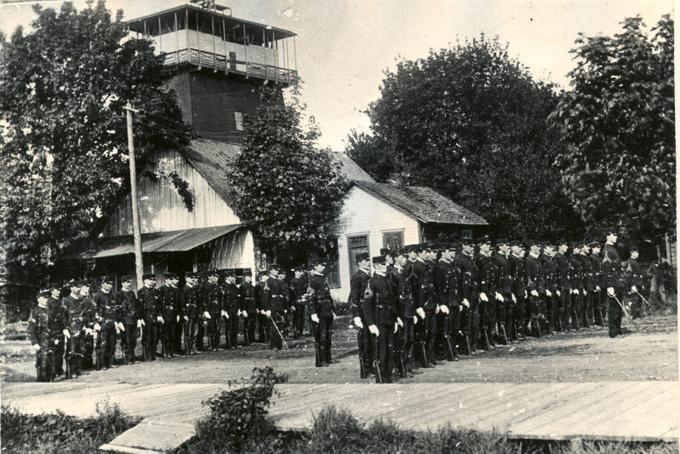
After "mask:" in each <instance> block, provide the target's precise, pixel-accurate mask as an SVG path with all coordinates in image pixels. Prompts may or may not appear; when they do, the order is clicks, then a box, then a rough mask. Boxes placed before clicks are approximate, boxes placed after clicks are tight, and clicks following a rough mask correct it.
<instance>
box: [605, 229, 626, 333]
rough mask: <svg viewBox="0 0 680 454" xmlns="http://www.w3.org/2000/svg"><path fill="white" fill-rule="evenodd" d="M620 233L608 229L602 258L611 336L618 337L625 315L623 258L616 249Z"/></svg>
mask: <svg viewBox="0 0 680 454" xmlns="http://www.w3.org/2000/svg"><path fill="white" fill-rule="evenodd" d="M617 239H618V235H617V232H616V229H614V228H610V229H608V230H607V243H606V244H605V245H604V256H603V258H602V274H603V277H604V280H605V285H606V286H607V316H608V317H609V337H616V336H619V335H621V334H622V332H621V317H622V316H623V307H622V304H623V298H622V296H623V289H624V285H623V279H622V277H623V276H622V273H621V258H620V257H619V252H618V251H617V250H616V241H617Z"/></svg>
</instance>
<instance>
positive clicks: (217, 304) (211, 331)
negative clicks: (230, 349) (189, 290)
mask: <svg viewBox="0 0 680 454" xmlns="http://www.w3.org/2000/svg"><path fill="white" fill-rule="evenodd" d="M203 301H204V304H205V305H204V312H208V314H209V315H210V319H208V329H207V331H208V343H209V347H210V349H211V350H212V351H217V349H218V348H219V346H220V317H221V316H222V314H221V312H222V307H223V301H224V293H223V292H222V289H221V288H220V286H219V285H218V284H217V283H213V282H208V283H206V284H205V288H204V299H203Z"/></svg>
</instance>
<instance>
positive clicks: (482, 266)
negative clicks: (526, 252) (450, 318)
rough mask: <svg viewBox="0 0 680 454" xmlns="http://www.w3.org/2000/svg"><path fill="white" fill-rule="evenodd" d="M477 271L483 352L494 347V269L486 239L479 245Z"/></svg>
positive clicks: (489, 243)
mask: <svg viewBox="0 0 680 454" xmlns="http://www.w3.org/2000/svg"><path fill="white" fill-rule="evenodd" d="M477 269H478V270H479V319H480V327H481V333H480V334H481V336H480V341H481V342H482V346H483V348H484V349H485V350H487V349H489V348H495V346H496V327H495V325H496V303H495V294H496V290H495V289H494V288H493V285H494V283H495V281H496V267H495V263H494V260H493V258H492V257H491V241H490V240H489V238H488V237H485V238H483V239H482V241H481V242H480V243H479V256H478V257H477ZM490 298H491V299H490Z"/></svg>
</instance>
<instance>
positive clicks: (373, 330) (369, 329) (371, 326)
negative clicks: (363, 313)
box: [368, 325, 380, 336]
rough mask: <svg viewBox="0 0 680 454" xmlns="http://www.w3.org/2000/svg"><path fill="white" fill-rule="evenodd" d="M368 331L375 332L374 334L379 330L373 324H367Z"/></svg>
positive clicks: (377, 333) (377, 334)
mask: <svg viewBox="0 0 680 454" xmlns="http://www.w3.org/2000/svg"><path fill="white" fill-rule="evenodd" d="M368 331H370V333H371V334H375V335H376V336H379V335H380V331H378V327H377V326H375V325H369V327H368Z"/></svg>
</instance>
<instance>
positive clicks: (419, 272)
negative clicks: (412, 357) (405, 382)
mask: <svg viewBox="0 0 680 454" xmlns="http://www.w3.org/2000/svg"><path fill="white" fill-rule="evenodd" d="M432 265H433V264H432V263H430V262H426V261H424V260H421V259H418V260H416V261H415V262H413V274H415V304H416V310H417V309H423V311H425V319H424V320H422V319H421V320H419V321H418V324H417V325H416V326H415V329H414V331H415V335H416V342H417V343H418V345H419V346H420V348H419V349H418V351H417V353H418V355H417V356H420V363H421V365H422V366H423V367H430V366H432V365H434V364H436V361H435V358H434V345H435V341H436V338H437V318H436V317H435V315H436V312H435V311H436V308H437V301H436V297H435V293H434V283H433V280H432V269H431V267H432Z"/></svg>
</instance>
